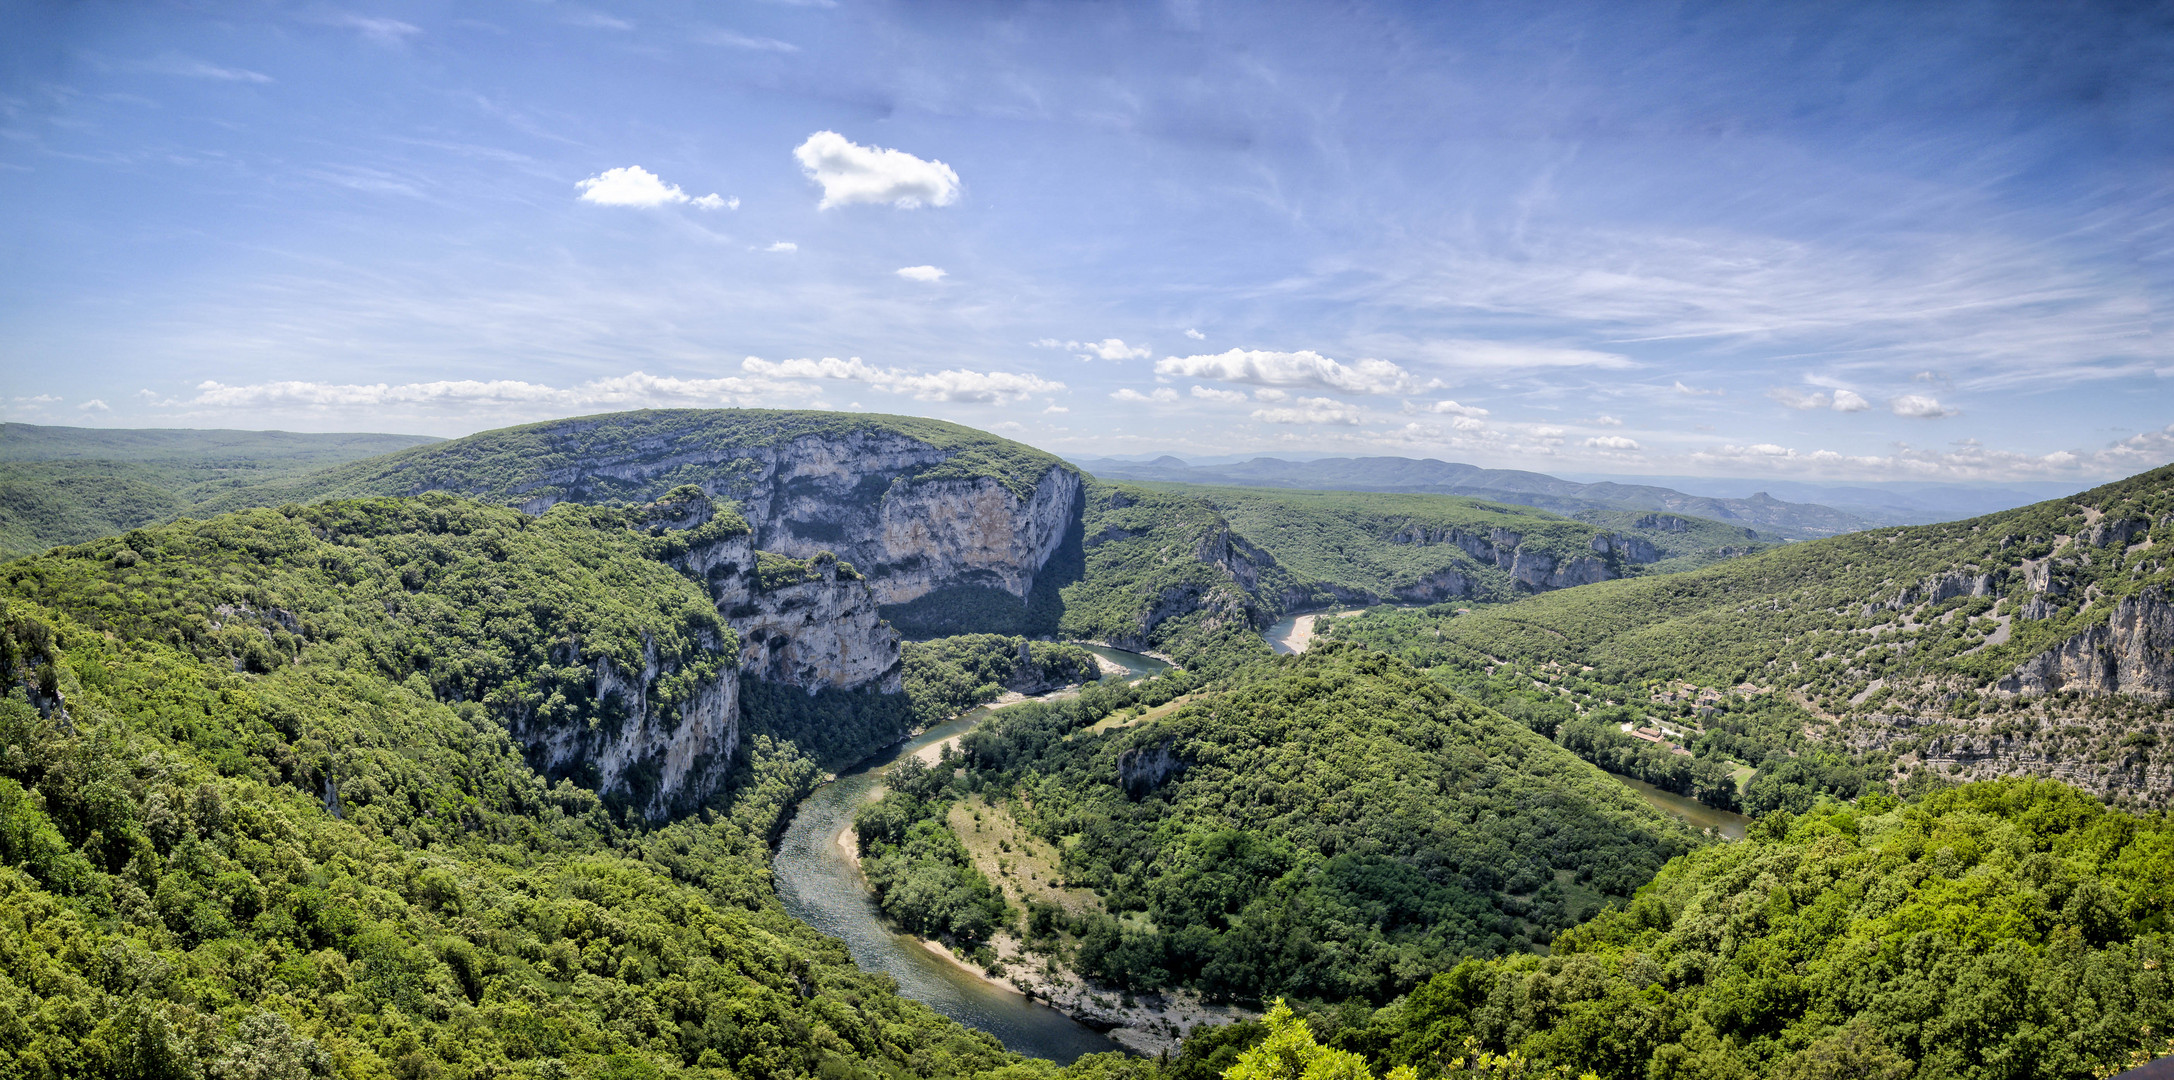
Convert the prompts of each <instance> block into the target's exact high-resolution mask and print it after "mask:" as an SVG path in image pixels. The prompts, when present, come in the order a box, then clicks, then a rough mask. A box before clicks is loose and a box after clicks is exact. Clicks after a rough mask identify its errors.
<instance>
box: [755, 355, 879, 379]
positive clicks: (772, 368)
mask: <svg viewBox="0 0 2174 1080" xmlns="http://www.w3.org/2000/svg"><path fill="white" fill-rule="evenodd" d="M740 370H742V371H745V372H748V373H749V374H753V375H765V376H768V377H770V378H773V379H850V380H853V381H855V382H864V383H874V382H876V381H877V380H879V379H882V378H883V377H884V372H882V371H881V370H878V369H877V368H876V367H874V366H873V365H871V364H869V363H868V362H867V361H865V360H862V359H861V358H860V357H858V356H856V357H853V358H851V359H848V360H840V359H838V358H837V357H835V356H826V357H823V358H822V359H820V360H817V359H812V358H805V357H804V358H801V359H797V360H765V359H763V358H762V357H759V356H750V357H748V358H747V359H745V360H742V361H740Z"/></svg>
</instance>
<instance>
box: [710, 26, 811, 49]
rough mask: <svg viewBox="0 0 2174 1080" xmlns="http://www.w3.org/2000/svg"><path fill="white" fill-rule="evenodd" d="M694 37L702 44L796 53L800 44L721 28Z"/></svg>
mask: <svg viewBox="0 0 2174 1080" xmlns="http://www.w3.org/2000/svg"><path fill="white" fill-rule="evenodd" d="M694 39H695V40H696V41H699V42H701V43H702V44H704V45H727V46H730V47H732V48H735V49H748V50H750V51H753V52H775V53H796V52H799V51H800V46H798V45H795V44H793V43H792V42H790V41H779V40H778V39H776V38H766V37H751V36H749V35H747V34H741V33H736V32H734V31H731V30H725V29H722V28H713V29H710V30H705V31H702V32H701V33H698V34H696V35H694Z"/></svg>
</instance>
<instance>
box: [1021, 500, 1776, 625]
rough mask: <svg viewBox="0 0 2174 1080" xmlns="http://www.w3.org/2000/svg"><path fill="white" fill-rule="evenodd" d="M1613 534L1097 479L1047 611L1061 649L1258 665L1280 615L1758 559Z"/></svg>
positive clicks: (1534, 519)
mask: <svg viewBox="0 0 2174 1080" xmlns="http://www.w3.org/2000/svg"><path fill="white" fill-rule="evenodd" d="M1612 524H1613V527H1603V526H1598V525H1594V524H1592V523H1588V522H1580V521H1573V520H1570V519H1568V518H1562V517H1558V516H1556V515H1554V514H1550V513H1547V512H1545V511H1540V510H1533V509H1528V508H1525V507H1518V506H1504V505H1499V504H1494V503H1485V502H1480V501H1478V500H1473V499H1459V498H1450V497H1447V496H1439V495H1402V494H1377V493H1366V492H1335V491H1272V490H1263V489H1258V488H1233V487H1201V486H1197V485H1188V484H1130V483H1123V484H1107V483H1101V482H1095V483H1092V484H1090V485H1089V486H1088V490H1087V494H1086V498H1085V522H1084V526H1083V528H1082V530H1081V533H1082V537H1083V539H1082V546H1083V547H1084V549H1085V550H1084V552H1083V554H1082V557H1081V565H1080V569H1079V570H1078V571H1076V574H1077V581H1076V583H1075V584H1070V585H1066V586H1065V587H1064V588H1063V589H1062V590H1061V594H1060V597H1059V599H1058V601H1057V603H1056V605H1055V612H1054V614H1055V619H1056V625H1057V628H1058V631H1059V632H1060V633H1061V634H1063V635H1064V636H1067V637H1073V638H1081V639H1087V640H1095V641H1109V642H1112V643H1114V644H1118V645H1121V646H1123V647H1126V648H1136V649H1139V648H1144V649H1158V650H1162V651H1166V652H1169V653H1171V654H1172V655H1173V656H1177V657H1178V658H1179V659H1180V661H1181V662H1184V661H1185V659H1186V657H1189V656H1190V657H1194V658H1196V662H1197V661H1198V660H1199V659H1205V658H1207V657H1211V656H1216V657H1226V658H1228V659H1235V658H1239V657H1257V656H1259V655H1262V654H1263V650H1262V647H1261V645H1260V644H1259V642H1258V639H1257V638H1256V637H1255V636H1254V634H1253V631H1256V630H1258V629H1260V628H1262V627H1265V626H1267V625H1268V624H1269V623H1270V622H1272V621H1274V620H1275V619H1276V618H1277V617H1278V616H1280V615H1282V614H1284V613H1286V612H1292V611H1306V610H1310V609H1316V608H1321V607H1327V606H1332V605H1344V604H1358V605H1362V606H1363V605H1366V604H1373V603H1380V602H1384V601H1387V602H1405V603H1410V602H1420V603H1425V602H1428V601H1434V600H1442V599H1450V598H1456V599H1468V600H1483V601H1503V600H1510V599H1514V598H1516V597H1519V596H1526V595H1531V594H1532V593H1535V592H1541V591H1546V590H1550V589H1561V588H1568V587H1570V586H1572V585H1575V584H1580V583H1585V582H1592V581H1603V580H1608V579H1611V578H1617V577H1623V576H1628V575H1642V574H1650V573H1665V572H1670V571H1677V570H1684V569H1689V568H1692V567H1696V566H1700V565H1705V564H1707V563H1711V562H1713V561H1716V560H1720V559H1727V558H1733V557H1736V556H1738V555H1741V554H1744V553H1746V552H1750V551H1756V550H1761V549H1763V548H1765V547H1767V546H1770V545H1767V544H1764V543H1762V542H1760V541H1757V540H1756V539H1753V538H1752V537H1751V536H1749V535H1747V531H1746V530H1744V529H1742V528H1739V527H1735V526H1728V525H1722V524H1719V523H1716V522H1710V521H1699V520H1696V519H1687V518H1680V517H1675V516H1671V515H1654V514H1643V515H1636V516H1632V517H1630V518H1629V519H1628V520H1624V521H1619V522H1613V523H1612ZM1068 557H1069V552H1068V551H1067V550H1065V549H1060V550H1059V551H1058V553H1057V556H1056V558H1057V560H1063V559H1066V558H1068ZM1056 565H1058V564H1057V563H1054V562H1053V567H1054V566H1056ZM1073 574H1074V572H1073V571H1070V570H1065V571H1064V572H1063V573H1062V575H1061V576H1062V578H1065V579H1069V578H1071V577H1072V576H1073Z"/></svg>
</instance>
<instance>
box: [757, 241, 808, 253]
mask: <svg viewBox="0 0 2174 1080" xmlns="http://www.w3.org/2000/svg"><path fill="white" fill-rule="evenodd" d="M763 250H764V251H799V250H800V245H799V244H795V243H793V242H792V241H790V240H780V241H778V242H777V243H775V244H772V245H770V246H769V247H766V248H764V249H763Z"/></svg>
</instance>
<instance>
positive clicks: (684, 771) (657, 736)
mask: <svg viewBox="0 0 2174 1080" xmlns="http://www.w3.org/2000/svg"><path fill="white" fill-rule="evenodd" d="M644 644H645V646H647V647H646V648H645V649H644V656H645V663H644V665H643V668H642V670H641V671H638V672H628V671H621V670H620V669H619V668H618V666H617V665H615V664H613V663H612V662H611V660H610V659H609V658H608V657H602V656H599V657H597V658H596V659H595V660H594V661H593V662H591V663H590V664H589V666H590V668H591V669H592V672H593V674H592V676H591V679H590V693H591V695H592V696H593V697H594V699H595V700H596V701H597V702H598V703H599V704H603V703H612V704H614V705H615V706H616V708H615V709H613V710H612V711H613V712H615V713H617V714H618V716H619V717H620V719H619V721H618V722H617V723H615V724H613V723H607V724H599V725H597V726H595V727H589V726H587V725H580V724H565V723H558V722H553V721H546V720H542V719H540V718H537V717H534V716H531V715H526V714H524V715H521V716H518V717H515V718H514V720H513V723H512V734H513V736H514V738H516V739H519V740H521V741H522V742H523V743H524V744H525V745H526V746H527V747H528V751H529V758H530V760H531V761H532V762H533V763H535V764H536V765H537V766H538V767H539V768H541V769H543V770H544V771H547V772H558V771H562V770H565V769H567V768H568V767H570V766H572V767H585V771H587V772H588V773H589V774H590V775H591V777H592V778H593V781H594V783H595V786H596V789H597V790H598V791H599V792H612V791H614V790H623V791H624V792H625V793H626V794H628V795H631V796H633V797H634V799H635V801H636V805H637V806H638V807H639V808H640V810H641V811H642V813H643V814H645V815H647V816H649V817H652V818H655V817H662V816H664V815H665V814H667V813H669V812H670V811H671V810H672V809H673V807H674V806H675V805H679V804H685V803H692V802H699V801H700V800H702V799H703V798H706V797H708V796H709V794H710V793H711V792H714V791H716V790H717V788H718V786H719V785H720V784H722V783H723V782H724V776H725V771H726V770H727V769H728V768H729V767H730V766H731V763H732V752H733V751H734V750H735V749H737V748H738V747H739V745H740V677H739V671H738V669H737V668H735V667H733V666H731V665H726V666H725V668H724V669H723V670H722V671H720V672H719V673H718V674H716V675H715V676H713V677H711V678H708V679H705V680H703V681H702V682H700V683H698V684H697V685H696V687H695V689H694V691H693V692H692V693H691V694H689V695H688V697H687V698H686V699H685V700H683V701H680V702H678V703H677V706H676V707H674V708H663V707H659V706H658V704H657V703H656V701H655V688H656V685H657V680H658V679H659V678H660V677H662V676H664V675H668V674H670V672H669V671H666V670H663V669H662V668H660V667H659V665H658V663H657V650H656V646H655V645H654V644H653V643H649V642H646V641H645V642H644ZM565 660H566V662H568V663H581V662H583V657H582V656H581V653H580V647H579V646H578V645H574V646H570V647H569V650H568V655H567V656H566V657H565ZM328 797H329V796H328Z"/></svg>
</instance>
